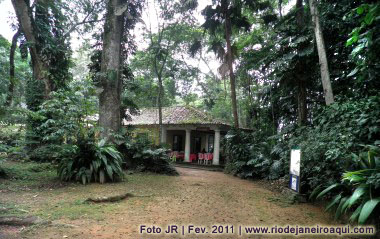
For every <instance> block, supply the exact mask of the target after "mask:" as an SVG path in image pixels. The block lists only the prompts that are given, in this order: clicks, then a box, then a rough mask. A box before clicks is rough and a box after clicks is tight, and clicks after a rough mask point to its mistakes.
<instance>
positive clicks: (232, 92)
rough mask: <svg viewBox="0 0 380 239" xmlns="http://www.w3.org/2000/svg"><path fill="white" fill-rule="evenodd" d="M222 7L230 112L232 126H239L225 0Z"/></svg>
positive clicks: (229, 30)
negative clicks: (228, 77) (229, 89)
mask: <svg viewBox="0 0 380 239" xmlns="http://www.w3.org/2000/svg"><path fill="white" fill-rule="evenodd" d="M222 8H223V13H224V17H225V18H224V19H225V22H224V25H225V26H224V27H225V35H226V36H225V37H226V43H227V64H228V69H229V72H230V74H229V75H230V85H231V104H232V113H233V116H234V127H235V128H239V117H238V109H237V100H236V83H235V75H234V69H233V57H232V49H231V33H232V30H231V18H230V14H229V12H228V3H227V0H223V1H222Z"/></svg>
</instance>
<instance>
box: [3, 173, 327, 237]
mask: <svg viewBox="0 0 380 239" xmlns="http://www.w3.org/2000/svg"><path fill="white" fill-rule="evenodd" d="M178 170H179V172H180V176H179V177H170V176H161V175H153V174H132V175H128V176H127V177H126V178H127V180H126V181H125V182H122V183H115V184H106V185H100V184H91V185H87V186H82V185H80V184H69V185H60V184H59V183H58V182H57V181H54V180H53V179H52V178H53V174H54V173H55V172H51V175H50V177H51V178H50V180H51V181H50V182H49V183H48V181H47V179H46V178H44V179H43V180H42V181H38V180H36V181H35V184H33V183H31V182H29V184H28V186H26V187H25V186H24V187H21V185H19V184H18V183H17V181H16V180H2V181H0V203H1V205H2V206H3V207H7V208H12V210H13V211H14V213H15V214H21V215H23V214H24V215H25V214H28V215H36V216H39V217H41V218H42V219H45V220H49V221H52V223H51V224H48V225H38V226H32V227H27V228H23V227H21V228H20V227H18V228H15V227H2V228H0V238H38V239H40V238H81V239H85V238H141V237H142V238H152V237H162V238H163V237H165V235H158V236H152V235H140V234H139V233H138V227H139V225H141V224H145V225H158V226H162V227H165V226H166V225H168V224H180V225H188V224H194V225H200V226H207V227H208V230H209V231H211V229H210V227H211V226H212V225H214V224H222V225H235V226H238V225H252V226H253V225H275V224H278V225H289V224H291V225H315V224H324V225H331V224H334V223H333V221H332V220H331V219H330V215H328V214H327V213H324V212H323V209H322V208H320V207H317V206H314V205H310V204H298V205H290V204H289V203H288V202H287V201H286V199H284V198H282V196H281V195H280V194H278V193H276V192H272V191H269V190H267V189H266V188H265V186H264V185H263V184H260V183H255V182H251V181H247V180H241V179H238V178H236V177H233V176H229V175H225V174H223V173H221V172H209V171H204V170H197V169H190V168H178ZM45 176H46V175H45ZM48 176H49V174H48ZM48 176H46V177H48ZM41 185H42V186H41ZM125 192H133V193H134V194H135V195H152V196H151V197H133V198H130V199H127V200H124V201H121V202H118V203H106V204H85V203H83V201H84V200H85V199H86V198H88V197H96V196H109V195H116V194H122V193H125ZM1 205H0V207H1ZM0 214H1V212H0ZM209 235H210V234H208V235H205V236H203V237H201V238H208V237H211V236H209ZM177 237H179V236H176V235H173V236H170V238H177ZM188 237H192V238H194V237H195V235H192V236H191V235H188ZM196 237H197V238H199V237H200V236H196ZM235 237H237V235H236V234H234V235H229V236H225V238H235ZM166 238H168V236H167V235H166ZM244 238H247V236H244ZM250 238H267V237H264V236H257V235H256V236H251V237H250ZM271 238H277V237H271ZM281 238H284V237H281ZM305 238H310V237H309V236H308V237H305ZM323 238H326V237H323Z"/></svg>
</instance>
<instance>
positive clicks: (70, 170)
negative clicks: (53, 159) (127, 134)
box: [58, 140, 123, 184]
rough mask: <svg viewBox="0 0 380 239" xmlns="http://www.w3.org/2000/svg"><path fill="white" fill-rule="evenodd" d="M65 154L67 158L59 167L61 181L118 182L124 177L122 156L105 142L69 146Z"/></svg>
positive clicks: (88, 142) (87, 142)
mask: <svg viewBox="0 0 380 239" xmlns="http://www.w3.org/2000/svg"><path fill="white" fill-rule="evenodd" d="M64 152H65V153H66V156H65V158H64V159H63V160H62V161H61V162H60V163H59V166H58V176H59V177H60V178H61V180H64V181H70V180H75V181H80V182H82V183H83V184H86V183H90V182H100V183H105V182H107V181H118V180H120V179H122V177H123V170H122V169H121V164H122V156H121V154H120V152H118V151H117V150H116V148H115V147H114V146H112V145H106V144H105V140H101V141H99V142H98V143H95V142H93V141H90V140H87V141H86V140H85V141H83V142H81V143H79V144H78V145H67V146H66V147H65V148H64Z"/></svg>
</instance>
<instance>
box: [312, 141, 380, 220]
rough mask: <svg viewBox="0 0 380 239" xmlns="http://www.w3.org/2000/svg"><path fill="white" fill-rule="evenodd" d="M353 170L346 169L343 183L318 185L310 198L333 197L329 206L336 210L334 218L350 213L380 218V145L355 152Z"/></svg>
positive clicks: (367, 217)
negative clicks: (363, 151)
mask: <svg viewBox="0 0 380 239" xmlns="http://www.w3.org/2000/svg"><path fill="white" fill-rule="evenodd" d="M352 163H353V165H354V166H353V168H355V170H354V171H347V172H345V173H344V174H343V176H342V181H341V182H340V183H335V184H332V185H329V186H328V187H326V188H323V187H322V186H318V187H317V188H316V189H315V190H314V191H313V193H312V194H311V195H310V198H315V199H321V198H322V197H331V196H332V195H334V196H333V198H332V200H331V202H330V203H329V204H328V205H327V207H326V210H330V209H334V210H335V219H338V218H340V217H341V215H343V214H345V213H350V214H351V217H350V221H352V222H354V221H357V222H358V223H359V224H364V223H366V222H368V221H369V220H370V219H371V220H378V219H379V213H376V212H378V211H379V209H380V207H379V206H378V205H379V203H380V147H377V146H369V151H368V152H366V153H362V154H360V155H356V154H353V158H352ZM322 189H323V190H322Z"/></svg>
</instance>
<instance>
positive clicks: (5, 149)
mask: <svg viewBox="0 0 380 239" xmlns="http://www.w3.org/2000/svg"><path fill="white" fill-rule="evenodd" d="M24 137H25V129H24V127H23V126H22V125H1V126H0V153H5V154H7V155H8V156H11V157H15V156H21V157H24V155H23V154H22V153H23V146H24V143H23V142H24Z"/></svg>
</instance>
